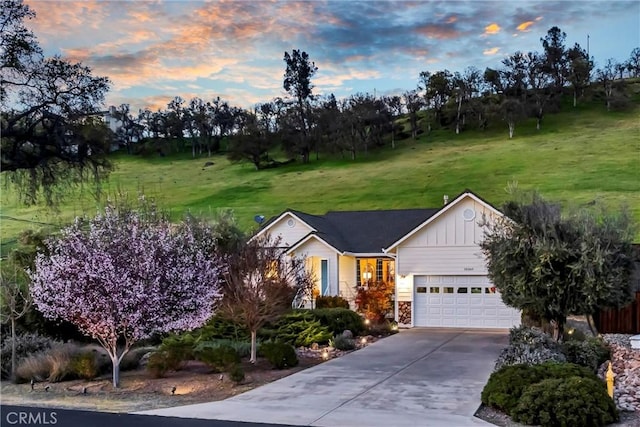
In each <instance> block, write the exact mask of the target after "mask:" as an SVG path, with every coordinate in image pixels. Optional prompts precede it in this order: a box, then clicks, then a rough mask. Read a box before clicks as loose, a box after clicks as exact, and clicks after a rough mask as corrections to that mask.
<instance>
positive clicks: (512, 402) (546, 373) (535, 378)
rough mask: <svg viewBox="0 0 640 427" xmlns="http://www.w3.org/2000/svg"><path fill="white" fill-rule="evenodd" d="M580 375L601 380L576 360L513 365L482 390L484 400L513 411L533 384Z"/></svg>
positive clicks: (489, 403) (499, 373) (509, 411)
mask: <svg viewBox="0 0 640 427" xmlns="http://www.w3.org/2000/svg"><path fill="white" fill-rule="evenodd" d="M573 376H578V377H582V378H590V379H597V377H596V376H595V374H594V373H593V372H592V371H591V370H589V369H588V368H585V367H583V366H578V365H574V364H572V363H553V362H547V363H543V364H540V365H511V366H505V367H504V368H502V369H500V370H498V371H495V372H494V373H492V374H491V376H490V377H489V381H488V382H487V384H486V385H485V386H484V389H483V390H482V394H481V399H482V403H484V404H485V405H487V406H491V407H493V408H496V409H499V410H501V411H503V412H505V413H507V414H511V412H512V411H513V408H515V407H516V405H517V404H518V401H519V400H520V396H521V395H522V393H523V392H524V391H525V390H526V389H527V387H529V386H530V385H532V384H536V383H539V382H540V381H542V380H545V379H549V378H567V377H573Z"/></svg>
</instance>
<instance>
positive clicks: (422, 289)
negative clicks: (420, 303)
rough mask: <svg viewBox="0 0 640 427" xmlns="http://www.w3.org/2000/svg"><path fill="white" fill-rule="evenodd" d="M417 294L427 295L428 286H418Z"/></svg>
mask: <svg viewBox="0 0 640 427" xmlns="http://www.w3.org/2000/svg"><path fill="white" fill-rule="evenodd" d="M416 293H417V294H426V293H427V287H426V286H418V287H417V288H416Z"/></svg>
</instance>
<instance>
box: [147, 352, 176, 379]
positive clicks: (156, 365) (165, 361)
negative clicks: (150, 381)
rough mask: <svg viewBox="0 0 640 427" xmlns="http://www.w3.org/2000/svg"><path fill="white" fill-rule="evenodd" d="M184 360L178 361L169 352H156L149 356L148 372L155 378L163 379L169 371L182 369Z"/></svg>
mask: <svg viewBox="0 0 640 427" xmlns="http://www.w3.org/2000/svg"><path fill="white" fill-rule="evenodd" d="M181 364H182V360H177V359H176V358H175V355H173V354H171V353H170V352H167V351H156V352H154V353H152V354H151V356H149V363H147V371H148V372H149V374H150V375H151V376H152V377H153V378H162V377H164V375H165V374H166V373H167V372H169V371H176V370H178V369H179V368H180V366H181Z"/></svg>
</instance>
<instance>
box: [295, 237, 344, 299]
mask: <svg viewBox="0 0 640 427" xmlns="http://www.w3.org/2000/svg"><path fill="white" fill-rule="evenodd" d="M293 255H294V256H298V257H305V258H307V262H308V263H310V264H311V267H312V272H313V274H314V276H315V280H316V283H317V284H318V289H319V287H320V260H322V259H326V260H327V261H328V265H327V267H328V271H329V282H328V292H329V295H338V253H337V252H336V251H335V250H334V249H332V248H331V247H329V246H327V245H326V244H324V243H322V242H320V241H318V240H317V239H315V238H311V239H309V240H308V241H306V242H305V243H304V244H302V245H301V246H300V247H297V248H296V250H295V253H294V254H293Z"/></svg>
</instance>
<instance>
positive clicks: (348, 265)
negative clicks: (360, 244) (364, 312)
mask: <svg viewBox="0 0 640 427" xmlns="http://www.w3.org/2000/svg"><path fill="white" fill-rule="evenodd" d="M338 280H339V286H338V294H339V295H340V296H341V297H342V298H345V299H346V300H347V301H349V303H350V304H353V303H354V301H355V298H356V289H355V287H356V285H357V283H356V259H355V257H352V256H344V255H340V256H338Z"/></svg>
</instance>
